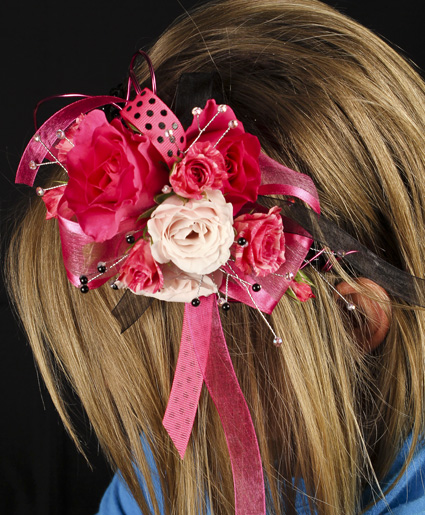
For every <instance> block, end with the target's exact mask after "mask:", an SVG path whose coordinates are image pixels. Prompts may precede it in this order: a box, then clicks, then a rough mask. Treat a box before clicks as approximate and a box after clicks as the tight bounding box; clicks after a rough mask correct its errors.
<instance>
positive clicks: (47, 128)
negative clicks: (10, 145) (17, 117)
mask: <svg viewBox="0 0 425 515" xmlns="http://www.w3.org/2000/svg"><path fill="white" fill-rule="evenodd" d="M119 102H124V101H123V99H122V98H119V97H110V96H96V97H88V98H85V99H83V100H77V101H76V102H73V103H72V104H70V105H67V106H66V107H64V108H62V109H61V110H60V111H57V112H56V113H55V114H54V115H53V116H51V117H50V118H49V119H48V120H47V121H45V122H44V123H43V125H42V126H41V127H40V128H39V129H38V131H37V134H38V135H39V136H40V139H41V141H42V142H43V143H44V145H45V146H44V145H43V144H42V143H41V142H40V141H36V140H35V139H34V138H33V139H32V140H31V141H30V142H29V143H28V145H27V147H26V149H25V151H24V153H23V154H22V157H21V161H20V162H19V166H18V171H17V173H16V179H15V182H16V183H22V184H27V185H28V186H32V185H33V184H34V180H35V177H36V175H37V172H38V169H35V170H33V169H31V168H30V162H31V161H34V162H35V163H42V162H43V159H44V158H45V157H46V155H47V154H48V151H47V149H51V148H52V147H53V144H54V143H55V141H56V140H57V139H58V137H57V135H56V131H57V130H58V129H62V130H65V129H67V128H68V127H69V126H70V125H71V123H73V122H74V121H75V119H76V118H78V117H79V116H80V115H81V114H85V113H88V112H89V111H92V110H93V109H96V108H97V107H101V106H103V105H106V104H114V103H119ZM45 147H47V148H45Z"/></svg>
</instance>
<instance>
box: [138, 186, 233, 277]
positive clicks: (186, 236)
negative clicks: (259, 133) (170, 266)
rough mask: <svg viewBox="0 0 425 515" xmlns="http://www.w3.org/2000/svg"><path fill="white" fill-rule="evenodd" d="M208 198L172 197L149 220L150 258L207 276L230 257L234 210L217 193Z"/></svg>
mask: <svg viewBox="0 0 425 515" xmlns="http://www.w3.org/2000/svg"><path fill="white" fill-rule="evenodd" d="M206 195H207V198H202V199H200V200H197V199H190V200H184V199H182V198H180V197H178V196H177V195H173V196H172V197H169V198H168V199H166V200H165V201H164V202H163V203H162V204H160V205H159V206H158V207H157V208H156V209H155V211H154V212H153V213H152V216H151V218H150V219H149V220H148V224H147V227H148V232H149V235H150V237H151V238H152V256H153V257H154V259H155V260H156V261H157V262H158V263H168V262H169V261H172V262H173V263H174V264H175V265H176V266H178V268H180V270H182V271H183V272H187V273H189V274H199V275H204V274H209V273H211V272H214V271H215V270H217V269H218V268H219V267H220V266H222V265H224V264H225V263H226V262H227V260H228V259H229V257H230V247H231V245H232V243H233V240H234V231H233V225H232V224H233V216H232V215H233V207H232V205H231V204H227V203H226V200H225V198H224V196H223V194H222V193H221V192H220V191H219V190H207V191H206Z"/></svg>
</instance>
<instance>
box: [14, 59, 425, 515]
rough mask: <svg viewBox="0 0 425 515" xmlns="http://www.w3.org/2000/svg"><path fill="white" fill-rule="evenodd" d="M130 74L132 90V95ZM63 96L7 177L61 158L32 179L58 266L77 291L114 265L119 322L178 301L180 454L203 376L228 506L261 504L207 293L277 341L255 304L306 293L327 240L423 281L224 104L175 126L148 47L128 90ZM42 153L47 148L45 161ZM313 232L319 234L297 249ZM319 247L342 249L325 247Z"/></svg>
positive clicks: (173, 396) (251, 447) (415, 285)
mask: <svg viewBox="0 0 425 515" xmlns="http://www.w3.org/2000/svg"><path fill="white" fill-rule="evenodd" d="M139 55H141V56H143V57H144V58H145V59H146V61H147V63H148V67H149V70H150V73H151V81H152V85H151V89H148V88H145V89H141V87H140V85H139V84H138V82H137V79H136V76H135V73H134V70H133V67H134V63H135V60H136V58H137V56H139ZM132 86H133V87H134V89H135V92H136V95H135V97H134V98H133V99H130V96H131V94H130V90H131V87H132ZM61 96H63V97H67V96H79V97H82V98H81V99H80V100H77V101H75V102H74V103H72V104H70V105H68V106H67V107H65V108H63V109H61V110H60V111H58V112H57V113H55V114H54V115H53V116H52V117H51V118H49V119H48V120H47V121H46V122H45V123H44V124H43V125H42V126H41V127H40V129H37V124H36V120H35V125H36V131H37V132H36V135H35V136H34V138H33V139H32V140H31V141H30V143H29V144H28V146H27V148H26V150H25V152H24V154H23V156H22V159H21V162H20V165H19V168H18V172H17V176H16V182H20V183H25V184H28V185H30V186H32V185H33V183H34V179H35V177H36V174H37V171H38V169H39V168H40V167H41V166H44V165H46V164H55V165H58V166H59V167H60V168H61V169H62V170H63V171H65V172H66V174H67V176H68V182H67V184H59V185H55V186H52V187H47V188H43V187H40V186H39V187H37V188H36V193H37V195H39V196H40V197H42V198H43V201H44V202H45V204H46V207H47V216H46V217H47V218H56V219H57V220H58V225H59V231H60V236H61V243H62V254H63V260H64V265H65V269H66V272H67V276H68V278H69V280H70V281H71V282H72V283H73V284H74V285H75V286H77V287H78V288H79V289H80V291H81V292H82V293H87V292H88V291H89V290H90V289H93V288H97V287H99V286H101V285H102V284H105V283H106V282H108V281H110V280H111V279H112V278H113V277H115V276H117V275H118V278H116V279H114V280H113V282H112V283H111V286H112V288H113V289H116V290H118V289H125V290H126V291H125V293H124V295H123V296H122V298H121V300H120V301H119V303H118V304H117V306H116V308H115V309H114V310H113V314H114V316H116V317H117V319H118V320H119V321H120V323H121V327H122V330H125V329H126V328H127V327H129V326H130V325H131V324H132V323H133V322H134V321H135V320H136V319H137V318H138V317H139V316H141V315H142V314H143V312H144V311H145V310H146V309H147V308H148V307H149V306H150V303H151V302H152V298H157V299H160V300H165V301H174V302H184V303H185V311H184V318H183V329H182V337H181V345H180V352H179V357H178V362H177V367H176V372H175V377H174V381H173V386H172V390H171V393H170V398H169V402H168V405H167V409H166V412H165V415H164V419H163V425H164V427H165V428H166V430H167V431H168V433H169V435H170V437H171V438H172V440H173V442H174V443H175V445H176V448H177V450H178V452H179V453H180V456H181V457H182V458H183V457H184V454H185V450H186V447H187V444H188V440H189V437H190V434H191V430H192V426H193V422H194V418H195V416H196V409H197V405H198V400H199V396H200V392H201V388H202V385H203V383H204V382H205V384H206V386H207V388H208V390H209V393H210V395H211V397H212V399H213V401H214V403H215V405H216V408H217V410H218V413H219V415H220V418H221V421H222V424H223V429H224V432H225V435H226V439H227V442H228V448H229V454H230V460H231V464H232V470H233V478H234V489H235V507H236V513H237V514H255V515H259V514H265V491H264V479H263V471H262V464H261V458H260V454H259V447H258V442H257V439H256V435H255V431H254V426H253V423H252V419H251V416H250V413H249V410H248V407H247V404H246V401H245V399H244V396H243V394H242V391H241V390H240V387H239V383H238V380H237V378H236V375H235V373H234V370H233V365H232V362H231V359H230V356H229V353H228V349H227V345H226V341H225V338H224V334H223V330H222V326H221V321H220V317H219V314H218V306H220V307H221V308H222V310H223V311H228V310H229V309H230V308H231V302H242V303H244V304H246V305H248V306H251V307H253V308H255V309H256V310H258V312H259V313H260V315H261V317H262V318H263V320H264V322H265V324H266V325H267V326H268V328H269V329H270V331H271V333H272V334H273V343H274V344H275V345H276V346H279V345H281V343H282V338H281V337H280V336H279V335H277V334H276V333H275V331H274V329H273V327H272V325H271V324H270V323H269V322H268V320H267V318H266V317H265V315H264V313H266V314H271V313H272V312H273V310H274V308H275V306H276V305H277V303H278V302H279V300H280V299H281V297H282V296H283V295H284V294H285V293H288V294H289V295H291V296H293V297H295V298H297V299H298V300H301V301H305V300H308V299H309V298H311V297H312V296H314V295H313V294H312V291H311V283H310V281H309V280H308V278H307V277H306V276H305V274H304V272H303V269H304V268H305V267H306V266H308V265H311V264H312V262H313V261H315V260H317V259H318V258H319V257H320V256H321V255H322V254H326V252H328V253H329V255H333V256H334V257H335V258H336V259H337V260H339V259H344V260H346V261H347V262H348V264H349V265H350V266H353V267H354V268H356V269H357V270H358V271H360V272H361V273H363V274H365V275H366V276H368V277H370V278H372V279H373V280H375V281H376V282H378V283H379V284H381V286H383V287H384V288H385V289H387V290H388V291H389V292H392V293H393V294H395V295H398V296H399V297H400V298H402V299H405V300H407V301H408V302H412V303H416V304H419V305H423V299H424V292H425V286H424V281H423V280H422V279H418V278H416V277H412V276H410V275H409V274H406V273H405V272H402V271H400V270H398V269H396V268H394V267H392V266H391V265H389V264H388V263H385V262H384V261H383V260H381V259H380V258H378V256H376V255H374V254H373V253H372V252H371V251H369V250H368V249H366V248H365V247H364V246H362V245H361V244H360V243H359V242H358V241H357V240H355V239H354V238H352V237H351V236H349V235H348V234H347V233H345V232H344V231H342V230H340V229H338V228H337V227H336V226H335V225H334V224H332V223H331V222H329V221H328V220H326V218H324V217H320V218H318V217H317V215H318V214H319V213H320V204H319V199H318V195H317V192H316V189H315V186H314V184H313V182H312V180H311V179H310V178H309V177H308V176H306V175H304V174H300V173H298V172H294V171H293V170H290V169H288V168H286V167H284V166H283V165H281V164H279V163H277V162H276V161H274V160H273V159H270V158H269V157H267V156H266V155H264V154H262V153H261V148H260V144H259V142H258V140H257V138H256V137H255V136H253V135H251V134H249V133H246V132H245V130H244V127H243V124H242V123H241V122H240V121H239V120H238V119H237V117H236V116H235V114H234V112H233V111H232V109H231V108H230V107H229V106H227V105H225V104H219V105H218V106H217V105H216V103H215V101H214V100H212V99H209V100H207V98H206V99H205V100H207V102H206V104H205V107H204V108H201V107H195V108H193V110H192V115H193V122H192V124H191V125H190V126H189V127H188V128H187V130H185V129H184V128H183V126H182V124H181V122H180V120H179V119H178V118H177V116H176V115H175V114H174V113H173V112H172V111H171V110H170V109H169V107H168V106H167V105H166V104H165V103H164V102H163V101H162V100H161V99H160V98H159V97H158V96H157V95H156V80H155V74H154V71H153V66H152V63H151V61H150V59H149V57H148V56H147V55H146V53H144V52H142V51H139V52H137V53H136V54H134V55H133V57H132V59H131V62H130V68H129V79H128V87H127V95H126V99H125V100H123V99H122V98H119V97H114V96H98V97H87V96H84V95H61ZM108 104H112V105H113V106H114V107H115V108H116V109H118V110H119V114H120V118H121V121H120V120H119V119H115V120H113V121H112V122H111V123H109V122H108V121H107V120H106V118H105V115H104V114H103V112H101V111H99V108H100V107H102V106H104V105H108ZM120 104H124V105H123V107H120ZM39 105H40V103H39V104H38V106H39ZM38 106H37V108H38ZM37 108H36V110H35V114H34V119H35V118H36V111H37ZM47 155H48V156H49V157H50V159H51V160H50V161H47V162H45V161H44V160H45V158H46V156H47ZM229 156H232V157H231V158H230V157H229ZM235 156H236V157H235ZM234 161H236V162H237V164H236V165H235V166H234V167H233V168H232V166H233V165H232V163H233V162H234ZM241 184H244V185H245V186H241ZM276 195H280V196H283V197H285V198H286V199H290V201H289V202H288V200H284V201H283V200H280V199H279V198H276ZM294 199H296V200H294ZM270 202H271V203H272V207H270V206H267V204H270ZM313 240H315V241H317V242H319V243H318V244H319V245H321V246H323V248H322V249H318V250H316V255H315V256H314V257H313V258H312V259H307V258H306V256H307V253H308V252H309V250H310V248H311V245H312V243H313ZM325 247H326V248H343V249H348V250H346V251H345V252H342V251H337V252H335V253H334V252H332V251H325V250H324V249H325ZM330 269H331V260H330V259H328V261H327V263H326V264H325V266H324V267H323V269H322V271H319V270H317V269H316V268H315V267H312V270H314V273H316V274H319V275H320V277H322V278H323V279H324V280H325V281H326V282H327V283H328V284H329V286H330V287H331V288H332V289H333V290H334V291H335V292H336V293H337V294H338V295H339V296H340V297H341V298H342V299H343V300H344V302H345V303H346V305H347V309H348V310H353V309H355V306H354V304H352V303H349V302H348V301H347V300H346V299H344V297H343V296H342V295H340V293H339V292H338V291H337V290H336V289H335V288H334V287H333V286H332V285H331V284H330V283H329V282H328V281H327V280H326V278H325V273H326V272H327V271H329V270H330ZM129 307H134V308H135V309H134V310H130V309H128V308H129ZM189 380H190V381H189ZM189 383H190V384H191V385H192V386H191V388H190V389H188V388H187V385H188V384H189Z"/></svg>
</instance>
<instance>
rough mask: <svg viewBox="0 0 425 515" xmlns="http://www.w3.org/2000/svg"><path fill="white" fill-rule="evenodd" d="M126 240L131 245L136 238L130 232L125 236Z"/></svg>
mask: <svg viewBox="0 0 425 515" xmlns="http://www.w3.org/2000/svg"><path fill="white" fill-rule="evenodd" d="M125 241H126V242H127V243H130V245H131V244H132V243H134V242H135V241H136V240H135V238H134V236H133V235H132V234H128V235H127V236H126V237H125Z"/></svg>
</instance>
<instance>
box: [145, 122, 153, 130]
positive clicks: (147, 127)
mask: <svg viewBox="0 0 425 515" xmlns="http://www.w3.org/2000/svg"><path fill="white" fill-rule="evenodd" d="M145 129H146V130H148V131H150V130H151V129H152V124H151V123H147V124H146V125H145Z"/></svg>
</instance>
